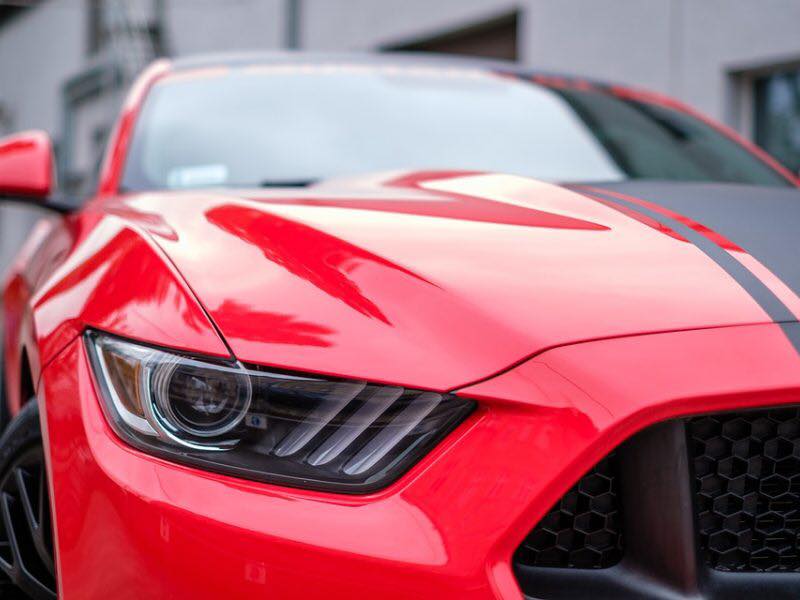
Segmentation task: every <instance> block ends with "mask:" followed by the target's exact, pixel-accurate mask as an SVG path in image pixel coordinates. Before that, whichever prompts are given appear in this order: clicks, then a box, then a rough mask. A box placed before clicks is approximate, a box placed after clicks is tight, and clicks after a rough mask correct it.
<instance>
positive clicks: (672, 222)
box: [576, 188, 800, 354]
mask: <svg viewBox="0 0 800 600" xmlns="http://www.w3.org/2000/svg"><path fill="white" fill-rule="evenodd" d="M576 191H579V192H580V193H581V194H583V195H585V196H587V197H590V198H591V197H595V198H601V199H602V200H604V201H606V202H610V203H611V204H616V205H618V206H622V207H625V208H627V209H629V210H633V211H635V212H637V213H639V214H642V215H644V216H646V217H648V218H650V219H653V220H654V221H657V222H658V223H660V224H661V225H663V226H665V227H667V228H669V229H671V230H672V231H674V232H675V233H677V234H678V235H680V236H682V237H683V238H685V239H686V240H687V241H688V242H689V243H691V244H693V245H694V246H695V247H696V248H697V249H698V250H700V251H701V252H703V254H705V255H706V256H708V258H710V259H711V260H713V261H714V262H715V263H716V264H717V265H718V266H719V267H720V268H721V269H723V270H724V271H725V272H726V273H727V274H728V275H730V276H731V278H733V280H734V281H736V283H738V284H739V286H741V288H742V289H743V290H744V291H745V292H747V294H749V295H750V297H751V298H752V299H753V300H754V301H755V302H756V303H757V304H758V305H759V306H760V307H761V308H762V309H764V312H766V313H767V315H769V317H770V318H771V319H772V320H773V321H774V322H775V323H777V324H779V325H780V326H781V328H782V329H783V332H784V334H785V335H786V337H787V338H788V340H789V341H790V342H791V344H792V345H793V346H794V348H795V350H796V351H797V352H798V354H800V329H798V328H797V327H793V326H790V325H791V324H793V323H794V322H796V321H797V319H796V317H795V316H794V314H793V313H792V311H790V310H789V308H788V307H787V306H786V305H785V304H784V303H783V302H782V301H781V300H780V298H778V297H777V296H776V295H775V294H774V293H773V292H772V290H770V289H769V288H768V287H767V286H766V285H765V284H764V282H763V281H761V280H760V279H759V278H758V277H756V276H755V275H754V274H753V273H752V272H751V271H750V270H749V269H747V268H746V267H745V266H744V265H742V263H740V262H739V261H738V260H736V259H735V258H734V257H733V256H731V255H730V254H729V253H728V252H727V251H726V250H725V249H724V248H722V247H720V246H719V245H717V244H716V243H714V242H713V241H712V240H710V239H709V238H707V237H706V236H704V235H703V234H701V233H698V232H697V231H695V230H694V229H692V228H691V227H689V226H688V225H686V224H684V223H681V222H680V221H678V220H677V219H674V218H672V217H668V216H666V215H664V214H662V213H660V212H658V211H656V210H653V209H651V208H648V207H646V206H642V205H641V204H638V203H636V202H632V201H630V200H624V199H622V198H618V197H616V196H613V195H611V194H609V193H607V192H603V191H601V190H597V189H595V188H593V189H592V190H584V189H580V188H579V189H577V190H576ZM734 241H735V240H734Z"/></svg>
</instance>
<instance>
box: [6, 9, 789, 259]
mask: <svg viewBox="0 0 800 600" xmlns="http://www.w3.org/2000/svg"><path fill="white" fill-rule="evenodd" d="M799 31H800V0H519V1H516V2H512V1H508V0H435V1H433V0H0V135H3V134H6V133H11V132H13V131H18V130H23V129H29V128H41V129H46V130H47V131H49V132H50V134H51V135H52V137H53V139H54V140H55V142H56V149H57V162H58V171H59V178H60V181H61V183H62V185H63V186H64V187H65V188H67V189H68V190H70V191H76V190H80V189H81V187H82V186H84V185H85V182H86V181H87V180H89V179H90V174H91V173H92V171H93V169H95V168H96V166H97V164H98V161H99V157H100V154H101V152H102V149H103V147H104V144H105V140H106V138H107V136H108V133H109V131H110V130H111V128H112V126H113V120H114V117H115V115H116V112H117V110H118V108H119V105H120V103H121V101H122V98H123V94H124V91H125V89H126V88H127V86H128V85H129V84H130V82H131V80H132V78H133V77H134V76H135V75H136V73H137V72H138V71H139V70H141V68H143V67H144V66H145V65H146V64H147V63H148V62H149V61H150V60H152V59H153V58H156V57H158V56H182V55H186V54H193V53H201V52H217V51H228V50H257V49H278V48H300V49H311V50H426V51H435V52H451V53H460V54H470V55H480V56H490V57H496V58H505V59H510V60H516V61H519V62H521V63H523V64H526V65H530V66H531V67H532V68H535V69H541V70H545V71H561V72H565V73H570V74H578V75H587V76H590V77H592V78H595V79H608V80H612V81H616V82H619V83H623V84H629V85H634V86H640V87H646V88H650V89H653V90H656V91H660V92H664V93H667V94H670V95H672V96H676V97H678V98H680V99H682V100H684V101H686V102H688V103H689V104H692V105H694V106H695V107H697V108H699V109H700V110H702V111H704V112H705V113H707V114H709V115H711V116H712V117H715V118H717V119H719V120H722V121H724V122H726V123H727V124H728V125H730V126H732V127H734V128H735V129H737V130H738V131H739V132H741V133H743V134H744V135H745V136H747V137H749V138H751V139H753V140H755V141H756V142H757V143H758V144H760V145H761V146H762V147H764V148H766V149H767V150H768V151H769V152H771V153H772V154H773V155H774V156H776V157H777V158H778V159H779V160H781V161H782V162H783V163H784V164H785V165H786V166H788V167H789V168H790V169H792V170H794V171H795V172H797V171H798V170H800V33H798V32H799ZM33 218H34V215H32V214H31V213H30V211H27V212H26V210H23V209H21V208H8V207H4V208H0V272H2V271H3V270H4V267H5V264H6V262H7V260H8V256H9V254H10V253H12V252H13V251H14V249H15V248H16V247H17V245H18V244H19V241H20V239H21V238H22V236H24V234H25V231H26V226H27V224H28V223H29V222H30V221H31V220H32V219H33Z"/></svg>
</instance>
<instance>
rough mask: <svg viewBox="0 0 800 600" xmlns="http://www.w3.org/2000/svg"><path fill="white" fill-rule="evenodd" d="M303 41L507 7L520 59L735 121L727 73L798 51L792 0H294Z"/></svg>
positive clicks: (436, 27) (342, 43)
mask: <svg viewBox="0 0 800 600" xmlns="http://www.w3.org/2000/svg"><path fill="white" fill-rule="evenodd" d="M302 2H303V4H302V6H303V14H302V21H303V31H302V38H301V39H302V41H303V44H304V46H305V47H308V48H313V49H321V50H345V49H369V48H376V47H380V46H385V45H387V44H388V45H391V44H396V43H401V42H404V41H413V40H415V39H417V38H419V37H420V36H433V35H437V34H441V33H443V32H446V31H448V30H452V29H457V28H459V27H463V26H467V25H470V24H473V23H475V22H479V21H481V20H483V19H487V18H490V17H492V16H496V15H498V14H502V13H504V12H509V11H511V10H514V9H518V10H519V14H520V26H519V27H520V29H519V43H520V58H521V61H522V62H523V63H525V64H528V65H530V66H532V67H535V68H538V69H542V70H545V71H560V72H565V73H571V74H576V75H585V76H588V77H593V78H596V79H607V80H611V81H614V82H619V83H623V84H629V85H635V86H638V87H645V88H650V89H653V90H655V91H660V92H663V93H667V94H670V95H674V96H676V97H678V98H680V99H682V100H684V101H687V102H689V103H690V104H692V105H694V106H696V107H697V108H699V109H700V110H702V111H704V112H706V113H708V114H709V115H711V116H713V117H715V118H718V119H722V120H726V121H728V122H729V123H731V124H733V125H737V126H738V125H742V126H743V127H744V128H745V131H744V132H745V133H750V132H749V131H747V130H746V122H740V121H739V119H738V117H739V115H736V114H734V113H733V112H732V111H731V104H732V100H733V99H732V98H731V92H732V90H731V88H730V81H729V75H728V73H729V72H730V71H731V70H735V69H737V68H741V67H744V66H748V65H762V64H770V63H777V62H782V61H785V60H800V0H520V1H518V2H509V1H505V0H437V1H436V2H431V1H430V0H381V1H376V0H302Z"/></svg>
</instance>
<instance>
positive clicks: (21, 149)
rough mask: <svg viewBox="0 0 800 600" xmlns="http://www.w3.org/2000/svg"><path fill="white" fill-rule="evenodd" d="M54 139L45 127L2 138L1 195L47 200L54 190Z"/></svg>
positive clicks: (0, 162)
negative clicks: (52, 140)
mask: <svg viewBox="0 0 800 600" xmlns="http://www.w3.org/2000/svg"><path fill="white" fill-rule="evenodd" d="M53 179H54V177H53V143H52V142H51V141H50V136H48V135H47V133H45V132H44V131H24V132H22V133H18V134H15V135H11V136H9V137H5V138H2V139H0V197H2V196H8V197H13V198H20V199H31V200H37V201H40V202H42V203H44V202H45V201H46V200H47V199H48V197H49V196H50V194H51V193H52V191H53Z"/></svg>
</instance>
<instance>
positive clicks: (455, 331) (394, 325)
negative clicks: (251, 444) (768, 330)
mask: <svg viewBox="0 0 800 600" xmlns="http://www.w3.org/2000/svg"><path fill="white" fill-rule="evenodd" d="M429 177H430V180H427V179H425V178H424V177H419V178H417V180H416V182H415V183H414V184H413V185H412V186H411V187H410V188H406V187H404V185H405V184H403V185H398V184H397V181H396V180H389V182H388V184H384V183H381V182H372V183H371V184H370V185H371V187H370V186H367V184H365V183H360V184H356V183H354V182H342V183H341V185H339V186H334V184H333V183H332V182H329V183H328V184H326V185H325V186H320V188H319V189H316V188H315V187H311V188H308V189H305V190H300V191H292V192H291V193H292V195H291V196H288V195H287V193H286V192H279V191H277V190H276V191H273V192H262V191H253V192H249V193H248V192H241V193H238V194H236V193H234V192H229V193H224V192H223V193H211V192H204V193H193V194H191V195H190V196H191V201H187V199H186V196H187V195H188V194H185V193H184V194H181V195H179V196H172V195H170V194H143V195H136V196H129V197H126V198H123V199H121V200H120V201H119V204H118V205H115V206H118V207H119V209H120V210H124V211H127V213H128V214H134V213H135V212H140V213H145V214H147V215H157V220H158V221H159V222H160V223H162V226H163V227H166V229H168V230H169V231H170V232H172V233H173V234H174V235H170V236H163V235H160V234H159V233H158V232H154V233H153V239H154V240H155V242H156V243H157V244H158V245H159V246H160V247H161V248H162V249H163V250H164V252H165V253H166V254H167V255H168V256H169V257H170V259H171V260H172V261H173V262H174V264H175V265H176V267H177V268H178V270H179V271H180V273H182V274H183V276H184V277H185V278H186V280H187V282H188V284H189V286H190V287H191V289H192V290H193V291H194V292H195V294H196V295H197V298H198V299H199V301H200V302H201V303H202V304H203V306H204V307H205V308H206V310H207V311H208V313H209V315H210V316H211V318H212V319H213V321H214V322H215V323H216V325H217V326H218V327H219V328H220V331H221V332H222V335H223V336H224V338H225V339H226V341H227V342H228V344H229V345H230V347H231V349H232V351H233V353H234V354H235V355H236V356H237V357H238V358H239V359H240V360H244V361H246V362H252V363H257V364H266V365H269V366H275V367H284V368H297V366H298V365H300V364H301V365H302V368H303V369H304V370H308V371H314V372H320V373H325V374H330V375H340V376H349V377H363V378H365V379H370V380H373V381H379V382H387V383H396V384H401V385H416V386H420V385H422V386H424V387H428V388H432V389H437V390H445V389H450V388H453V387H457V386H459V385H464V384H466V383H469V382H470V381H474V380H476V379H479V378H482V377H486V376H489V375H491V374H493V373H496V372H498V371H500V370H502V369H503V368H505V367H507V366H508V365H509V364H512V363H514V362H517V361H519V360H522V359H524V358H525V357H527V356H530V355H532V354H534V353H537V352H540V351H541V350H543V349H545V348H549V347H552V346H557V345H561V344H565V343H572V342H576V341H580V340H584V339H595V338H600V337H611V336H618V335H631V334H640V333H646V332H654V331H668V330H675V329H691V328H698V327H705V326H718V325H735V324H744V323H757V322H766V321H768V319H767V318H766V315H765V314H764V313H763V311H762V309H761V308H760V307H759V306H758V305H757V304H756V303H755V302H754V301H753V300H752V299H751V297H750V296H749V295H747V294H746V293H745V292H744V291H743V290H742V289H741V288H740V287H739V286H738V285H737V284H736V283H735V282H734V281H733V280H732V279H731V278H730V277H729V276H728V275H727V274H726V273H725V272H724V271H722V270H721V269H719V268H718V267H717V266H716V265H715V264H714V263H712V262H711V261H709V260H708V258H707V257H706V256H705V255H704V254H703V253H702V252H701V251H700V250H698V249H697V248H696V247H694V246H693V245H691V244H688V243H686V242H684V241H682V240H679V239H675V238H674V237H671V236H666V235H664V234H663V233H662V232H660V231H658V230H654V229H652V228H650V227H646V226H644V225H642V224H641V223H639V222H637V221H634V220H632V219H630V218H629V217H627V216H626V215H623V214H620V213H619V212H618V211H616V210H613V209H611V208H608V207H606V206H604V205H602V204H600V203H597V202H595V201H593V200H591V199H589V198H586V197H585V196H583V195H581V194H578V193H575V192H571V191H568V190H565V189H563V188H560V187H557V186H553V185H548V184H544V183H540V182H535V181H532V180H529V179H524V178H521V177H512V176H500V175H474V174H467V175H464V176H459V175H457V174H452V173H451V174H448V176H447V177H444V178H443V177H441V176H431V175H429ZM405 194H411V195H410V196H409V201H408V202H407V203H404V202H403V199H404V195H405ZM173 197H174V198H176V201H170V200H168V198H173ZM365 197H366V198H365ZM178 198H180V199H178ZM465 198H468V199H469V201H468V202H467V201H466V200H465ZM395 201H400V202H399V205H400V211H398V212H394V211H393V210H392V207H393V204H394V202H395ZM417 205H418V208H416V210H414V207H415V206H417ZM429 205H435V206H436V207H437V208H436V213H435V214H433V215H431V214H430V208H429ZM376 207H377V208H376ZM444 207H447V208H444ZM526 209H529V210H530V211H531V214H530V216H528V217H527V221H525V222H523V221H521V220H520V216H519V214H520V211H523V210H526ZM445 211H446V212H447V216H446V217H444V216H443V213H444V212H445ZM483 211H485V212H483ZM487 215H488V216H487ZM503 217H506V218H507V220H512V219H516V222H515V223H514V224H509V223H508V222H504V221H503ZM490 218H491V219H495V220H498V219H499V220H500V222H496V221H495V222H491V221H490V220H489V219H490ZM642 248H646V252H642ZM464 265H469V268H467V269H465V268H464ZM497 265H503V268H502V269H498V268H497ZM654 265H657V266H658V267H657V268H654ZM700 286H702V287H703V288H704V293H703V295H702V296H700V297H698V295H697V294H696V293H695V291H696V290H697V289H698V287H700ZM267 289H268V290H269V293H265V290H267ZM499 290H502V292H499ZM623 290H624V292H623ZM287 299H291V300H290V301H289V302H287ZM365 356H369V357H371V358H370V360H364V359H363V357H365Z"/></svg>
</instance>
